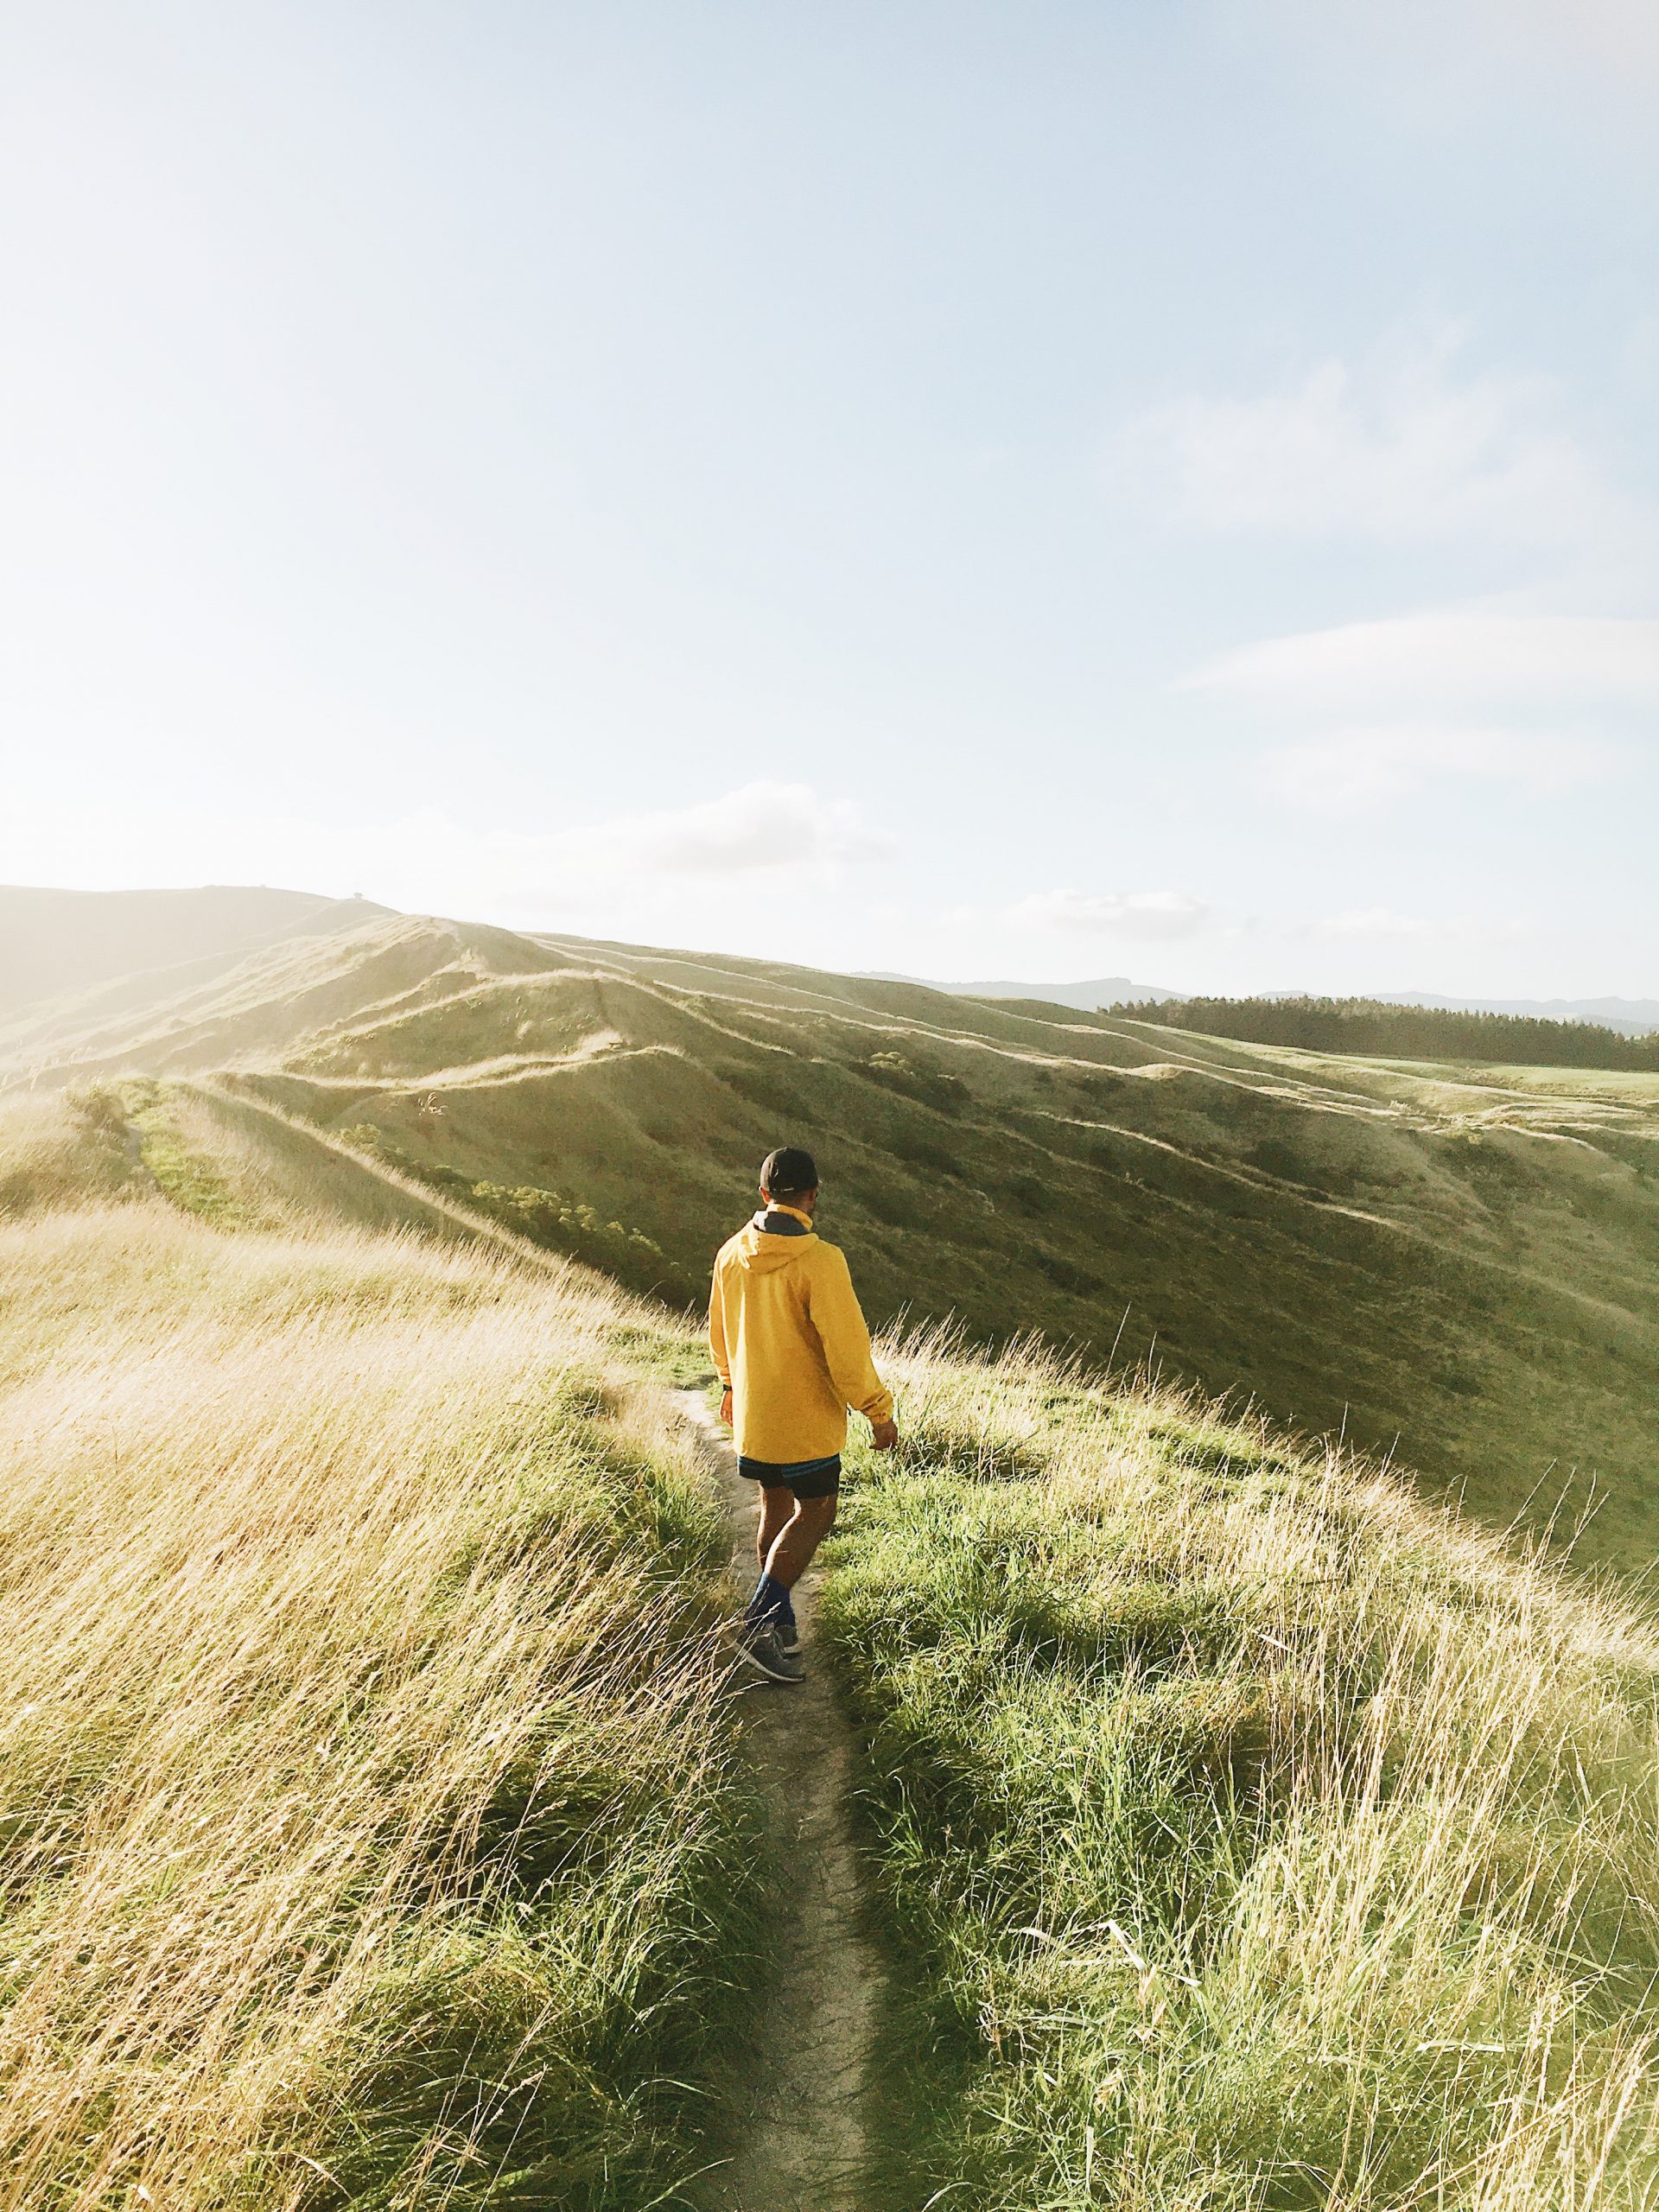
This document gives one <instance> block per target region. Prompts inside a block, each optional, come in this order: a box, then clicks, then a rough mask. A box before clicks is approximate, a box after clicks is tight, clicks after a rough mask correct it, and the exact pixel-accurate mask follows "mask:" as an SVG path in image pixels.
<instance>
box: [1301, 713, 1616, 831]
mask: <svg viewBox="0 0 1659 2212" xmlns="http://www.w3.org/2000/svg"><path fill="white" fill-rule="evenodd" d="M1619 759H1620V754H1619V753H1618V749H1617V748H1616V747H1612V746H1610V745H1608V744H1606V743H1605V741H1602V740H1600V739H1599V738H1594V737H1585V736H1580V735H1575V734H1570V733H1558V732H1540V731H1535V730H1513V729H1491V728H1465V727H1459V726H1458V725H1455V724H1454V725H1452V726H1450V727H1446V726H1444V725H1435V724H1433V723H1424V722H1403V723H1394V724H1388V725H1384V726H1382V727H1372V728H1352V729H1337V730H1332V731H1329V732H1326V733H1324V734H1320V735H1319V736H1318V737H1310V738H1304V739H1302V740H1300V741H1298V742H1296V743H1294V744H1291V745H1280V746H1274V747H1272V748H1270V749H1269V751H1268V753H1266V754H1265V755H1264V756H1263V762H1264V766H1265V769H1266V772H1267V777H1268V783H1269V785H1270V786H1271V787H1272V789H1273V790H1274V791H1276V792H1277V793H1278V794H1279V796H1280V797H1281V798H1284V799H1287V800H1288V801H1289V802H1290V803H1291V804H1293V805H1296V806H1305V807H1308V808H1310V809H1312V810H1314V811H1315V812H1318V813H1324V814H1357V813H1361V812H1363V811H1364V810H1368V809H1370V808H1372V807H1376V806H1381V805H1384V804H1389V802H1391V801H1394V800H1398V799H1404V798H1414V797H1416V796H1417V795H1418V794H1419V793H1421V792H1422V791H1425V790H1427V788H1428V787H1429V785H1432V784H1434V783H1436V782H1440V781H1445V780H1447V779H1463V780H1466V781H1477V782H1484V783H1488V784H1497V785H1504V784H1507V785H1511V786H1512V787H1514V788H1516V789H1518V790H1521V791H1528V792H1531V793H1533V794H1534V795H1535V796H1544V797H1547V796H1549V795H1551V794H1554V793H1556V792H1560V791H1570V790H1573V788H1575V787H1576V786H1578V785H1584V784H1593V783H1601V782H1604V781H1605V780H1606V779H1607V778H1608V776H1610V775H1611V773H1612V772H1614V770H1615V769H1616V767H1617V766H1618V761H1619Z"/></svg>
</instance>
